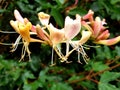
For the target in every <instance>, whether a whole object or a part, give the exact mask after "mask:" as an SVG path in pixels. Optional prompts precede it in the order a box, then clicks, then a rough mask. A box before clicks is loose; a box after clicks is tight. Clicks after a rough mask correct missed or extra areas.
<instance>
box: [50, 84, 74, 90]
mask: <svg viewBox="0 0 120 90" xmlns="http://www.w3.org/2000/svg"><path fill="white" fill-rule="evenodd" d="M48 90H73V89H72V87H70V86H69V85H68V84H66V83H53V84H52V86H51V88H50V89H48Z"/></svg>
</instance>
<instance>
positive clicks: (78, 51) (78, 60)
mask: <svg viewBox="0 0 120 90" xmlns="http://www.w3.org/2000/svg"><path fill="white" fill-rule="evenodd" d="M77 51H78V63H81V64H82V62H81V61H80V52H79V48H78V50H77Z"/></svg>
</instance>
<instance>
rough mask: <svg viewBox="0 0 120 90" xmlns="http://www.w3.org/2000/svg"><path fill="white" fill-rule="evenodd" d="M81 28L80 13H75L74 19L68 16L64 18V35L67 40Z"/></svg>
mask: <svg viewBox="0 0 120 90" xmlns="http://www.w3.org/2000/svg"><path fill="white" fill-rule="evenodd" d="M80 29H81V17H80V15H78V14H77V15H76V19H75V20H73V19H71V18H70V17H69V16H67V17H66V18H65V28H64V31H65V37H66V39H68V40H71V39H73V38H74V37H75V36H76V35H77V34H78V33H79V32H80Z"/></svg>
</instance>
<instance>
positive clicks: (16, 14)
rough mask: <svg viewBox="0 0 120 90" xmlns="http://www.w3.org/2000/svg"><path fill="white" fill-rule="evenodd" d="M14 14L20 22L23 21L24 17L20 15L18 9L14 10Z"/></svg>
mask: <svg viewBox="0 0 120 90" xmlns="http://www.w3.org/2000/svg"><path fill="white" fill-rule="evenodd" d="M14 16H15V19H16V20H17V21H19V22H21V23H24V19H23V17H22V16H21V14H20V13H19V11H18V10H14Z"/></svg>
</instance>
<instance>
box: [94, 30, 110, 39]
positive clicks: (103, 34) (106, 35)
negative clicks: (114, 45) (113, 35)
mask: <svg viewBox="0 0 120 90" xmlns="http://www.w3.org/2000/svg"><path fill="white" fill-rule="evenodd" d="M109 36H110V33H109V30H105V31H103V32H102V33H101V34H100V35H99V36H98V37H97V38H96V40H105V39H107V38H108V37H109Z"/></svg>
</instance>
